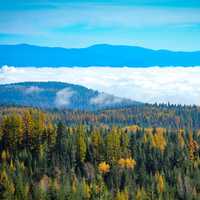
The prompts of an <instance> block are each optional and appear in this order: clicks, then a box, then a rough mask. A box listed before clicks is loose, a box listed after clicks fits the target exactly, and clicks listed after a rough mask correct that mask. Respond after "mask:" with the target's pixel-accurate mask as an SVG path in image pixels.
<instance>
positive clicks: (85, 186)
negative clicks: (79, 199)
mask: <svg viewBox="0 0 200 200" xmlns="http://www.w3.org/2000/svg"><path fill="white" fill-rule="evenodd" d="M82 187H83V196H84V199H90V197H91V189H90V186H89V184H88V183H87V182H86V181H85V179H83V185H82Z"/></svg>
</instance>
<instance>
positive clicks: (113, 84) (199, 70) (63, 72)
mask: <svg viewBox="0 0 200 200" xmlns="http://www.w3.org/2000/svg"><path fill="white" fill-rule="evenodd" d="M24 81H61V82H68V83H74V84H79V85H83V86H86V87H88V88H91V89H95V90H99V91H100V92H105V93H108V94H112V95H115V96H119V97H123V98H131V99H133V100H136V101H142V102H149V103H155V102H165V103H167V102H170V103H175V104H197V105H200V87H199V86H200V67H188V68H184V67H165V68H160V67H150V68H127V67H124V68H112V67H89V68H81V67H74V68H67V67H60V68H50V67H48V68H33V67H30V68H15V67H11V68H10V67H8V66H6V67H3V68H1V69H0V83H2V84H3V83H15V82H24ZM64 93H65V92H64ZM59 94H60V93H59ZM61 94H62V93H61ZM67 94H68V95H66V99H69V98H68V97H70V95H69V92H67ZM70 94H71V93H70ZM61 96H62V95H61ZM61 99H62V98H61ZM64 99H65V98H64ZM66 102H68V101H66ZM61 104H62V100H61ZM63 104H65V103H63Z"/></svg>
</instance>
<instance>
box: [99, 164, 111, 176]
mask: <svg viewBox="0 0 200 200" xmlns="http://www.w3.org/2000/svg"><path fill="white" fill-rule="evenodd" d="M98 169H99V171H100V172H101V173H102V174H106V173H108V172H109V171H110V165H109V164H107V163H106V162H101V163H100V164H99V167H98Z"/></svg>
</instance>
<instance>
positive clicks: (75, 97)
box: [0, 82, 139, 110]
mask: <svg viewBox="0 0 200 200" xmlns="http://www.w3.org/2000/svg"><path fill="white" fill-rule="evenodd" d="M136 104H139V102H136V101H132V100H129V99H125V98H120V97H116V96H113V95H110V94H106V93H101V92H98V91H95V90H91V89H88V88H86V87H83V86H80V85H73V84H69V83H62V82H23V83H13V84H4V85H0V105H3V106H31V107H37V108H42V109H55V108H57V109H74V110H98V109H103V108H112V107H115V108H117V107H118V108H119V107H127V106H130V105H136Z"/></svg>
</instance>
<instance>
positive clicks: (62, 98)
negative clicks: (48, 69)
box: [55, 88, 74, 108]
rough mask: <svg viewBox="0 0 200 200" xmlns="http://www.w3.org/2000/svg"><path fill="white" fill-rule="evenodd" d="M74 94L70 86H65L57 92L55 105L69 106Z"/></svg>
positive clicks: (59, 106)
mask: <svg viewBox="0 0 200 200" xmlns="http://www.w3.org/2000/svg"><path fill="white" fill-rule="evenodd" d="M73 94H74V91H72V90H71V89H70V88H64V89H62V90H60V91H58V92H57V93H56V99H55V105H56V107H58V108H62V107H65V108H66V107H67V106H68V105H69V104H70V100H71V98H72V96H73Z"/></svg>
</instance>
